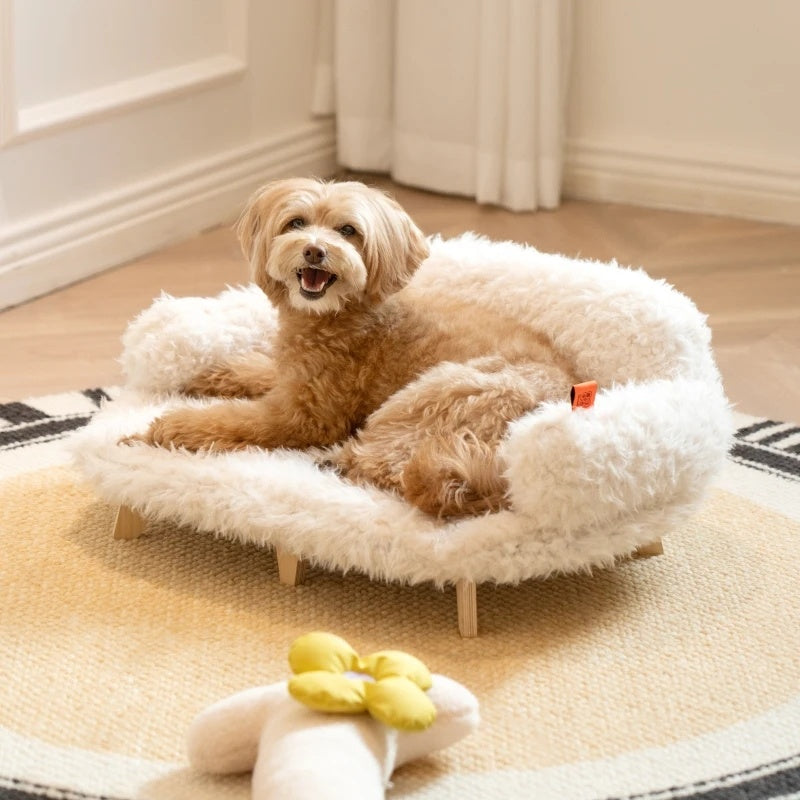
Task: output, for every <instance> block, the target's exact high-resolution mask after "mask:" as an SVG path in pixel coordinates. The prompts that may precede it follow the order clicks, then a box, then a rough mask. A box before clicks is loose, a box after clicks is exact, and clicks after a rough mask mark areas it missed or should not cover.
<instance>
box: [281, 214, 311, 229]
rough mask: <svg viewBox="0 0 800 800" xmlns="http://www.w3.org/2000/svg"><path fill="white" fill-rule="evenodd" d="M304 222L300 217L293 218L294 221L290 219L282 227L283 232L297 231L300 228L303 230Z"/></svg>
mask: <svg viewBox="0 0 800 800" xmlns="http://www.w3.org/2000/svg"><path fill="white" fill-rule="evenodd" d="M305 226H306V221H305V220H304V219H303V218H302V217H295V218H294V219H290V220H289V221H288V222H287V223H286V225H285V226H284V229H285V230H287V231H288V230H291V229H294V230H299V229H300V228H305Z"/></svg>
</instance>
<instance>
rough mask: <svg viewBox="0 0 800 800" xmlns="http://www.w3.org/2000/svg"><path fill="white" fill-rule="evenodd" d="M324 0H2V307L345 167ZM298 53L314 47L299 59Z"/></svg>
mask: <svg viewBox="0 0 800 800" xmlns="http://www.w3.org/2000/svg"><path fill="white" fill-rule="evenodd" d="M317 14H318V8H317V0H297V1H295V2H292V3H284V2H281V0H169V2H165V0H0V46H1V47H2V49H1V50H0V92H2V95H1V96H0V308H2V307H4V306H8V305H12V304H14V303H17V302H20V301H22V300H24V299H27V298H29V297H32V296H35V295H36V294H40V293H42V292H45V291H48V290H50V289H52V288H55V287H57V286H60V285H64V284H66V283H69V282H71V281H74V280H76V279H79V278H81V277H84V276H86V275H89V274H91V273H93V272H96V271H98V270H100V269H103V268H105V267H108V266H112V265H114V264H117V263H121V262H122V261H124V260H128V259H130V258H133V257H135V256H136V255H140V254H142V253H144V252H148V251H150V250H153V249H155V248H157V247H159V246H162V245H163V244H165V243H167V242H169V241H173V240H175V239H177V238H181V237H184V236H188V235H191V234H192V233H194V232H196V231H199V230H201V229H203V228H205V227H208V226H210V225H213V224H215V223H219V222H222V221H224V220H227V219H231V218H232V217H233V216H234V215H235V214H236V212H237V211H238V209H239V208H240V207H241V205H242V203H243V202H244V199H245V198H246V197H247V195H248V194H249V193H250V192H251V191H252V190H253V189H254V188H255V187H256V186H257V185H258V184H259V183H261V182H263V181H264V180H267V179H269V178H272V177H277V176H278V175H285V174H297V173H315V174H321V175H328V174H331V173H332V172H333V171H334V169H335V162H334V155H333V153H334V132H333V125H332V122H331V120H329V119H314V118H312V117H311V115H310V113H309V108H310V98H311V84H312V80H313V73H314V58H313V53H309V52H308V49H307V47H306V44H305V43H306V42H307V41H308V36H309V31H314V30H315V29H316V22H317ZM298 54H299V55H298Z"/></svg>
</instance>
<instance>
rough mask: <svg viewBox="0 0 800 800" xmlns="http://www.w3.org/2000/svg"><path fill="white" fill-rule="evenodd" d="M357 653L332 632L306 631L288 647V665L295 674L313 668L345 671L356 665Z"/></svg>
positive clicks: (352, 668) (355, 667) (309, 670)
mask: <svg viewBox="0 0 800 800" xmlns="http://www.w3.org/2000/svg"><path fill="white" fill-rule="evenodd" d="M358 663H359V662H358V653H356V651H355V650H353V648H352V647H350V645H349V644H348V643H347V642H346V641H345V640H344V639H342V638H341V636H335V635H334V634H332V633H321V632H319V631H317V632H315V633H307V634H306V635H305V636H301V637H300V638H299V639H295V640H294V642H293V643H292V646H291V647H290V648H289V666H290V667H291V669H292V672H294V673H295V674H296V675H299V674H301V673H303V672H311V671H313V670H326V671H327V672H339V673H341V672H346V671H348V670H355V669H357V667H358Z"/></svg>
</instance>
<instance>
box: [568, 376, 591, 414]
mask: <svg viewBox="0 0 800 800" xmlns="http://www.w3.org/2000/svg"><path fill="white" fill-rule="evenodd" d="M596 394H597V381H586V382H585V383H576V384H575V385H574V386H573V387H572V389H571V391H570V393H569V396H570V400H572V408H573V410H574V409H576V408H591V407H592V406H593V405H594V398H595V395H596Z"/></svg>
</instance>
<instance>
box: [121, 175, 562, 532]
mask: <svg viewBox="0 0 800 800" xmlns="http://www.w3.org/2000/svg"><path fill="white" fill-rule="evenodd" d="M238 234H239V238H240V241H241V244H242V249H243V251H244V253H245V255H246V256H247V258H248V260H249V262H250V264H251V268H252V273H253V279H254V281H255V282H256V283H257V284H258V285H259V286H260V287H261V289H262V290H263V291H264V293H265V294H266V295H267V297H268V298H269V299H270V300H271V301H272V303H273V304H274V306H275V307H276V308H277V310H278V317H279V329H278V333H277V336H276V339H275V341H274V342H273V346H272V350H271V354H270V355H269V356H266V355H263V354H261V353H253V354H243V355H242V356H241V357H240V358H239V359H237V360H234V361H232V362H230V363H227V364H218V365H216V366H215V367H213V368H212V369H210V370H208V371H206V372H205V373H204V374H202V375H200V376H198V377H197V378H196V379H195V380H194V381H193V382H192V383H191V384H190V385H187V386H185V387H184V391H185V392H186V393H188V394H195V395H204V396H210V395H213V396H221V397H226V398H230V399H228V400H227V401H225V402H222V403H218V404H214V405H211V406H208V407H203V408H181V409H176V410H174V411H171V412H169V413H167V414H165V415H164V416H162V417H160V418H158V419H157V420H155V421H154V422H153V423H152V425H151V426H150V428H149V430H148V431H147V432H146V433H145V434H143V435H142V436H140V437H134V438H137V439H139V440H141V441H145V442H147V443H149V444H155V445H160V446H175V447H185V448H187V449H189V450H201V449H214V450H235V449H240V448H243V447H247V446H251V445H257V446H260V447H265V448H277V447H290V448H307V447H314V446H316V447H329V448H330V450H329V451H328V452H327V454H326V457H327V460H328V461H329V462H330V463H331V464H332V465H334V466H335V467H337V468H338V469H339V470H340V471H341V472H342V474H343V475H345V476H346V477H348V478H350V479H352V480H354V481H358V482H368V483H372V484H375V485H377V486H380V487H383V488H388V489H393V490H397V491H399V492H400V493H402V494H403V496H404V497H405V498H406V499H407V500H408V501H409V502H411V503H413V504H414V505H416V506H418V507H419V508H421V509H423V510H424V511H426V512H428V513H431V514H434V515H438V516H460V515H466V514H477V513H483V512H487V511H497V510H499V509H501V508H503V507H505V506H506V505H507V499H506V484H505V480H504V478H503V465H502V464H501V463H499V460H498V456H497V446H498V444H499V442H500V440H501V439H502V437H503V436H504V435H505V431H506V427H507V425H508V423H509V422H510V421H511V420H513V419H516V418H518V417H519V416H521V415H522V414H524V413H525V412H527V411H530V410H532V409H534V408H535V407H536V406H537V405H539V404H540V403H542V402H543V401H545V400H551V399H563V398H564V397H566V396H568V392H569V387H570V385H571V384H572V383H574V382H575V376H574V375H573V374H571V371H570V369H569V367H568V366H567V365H566V364H565V363H563V361H562V360H561V359H559V358H558V356H557V354H556V352H555V351H554V349H553V347H552V345H551V344H550V343H549V342H547V341H545V340H543V339H542V338H541V337H537V336H536V335H534V334H533V333H531V332H529V331H527V330H523V329H522V328H521V327H520V326H518V325H516V324H514V323H511V322H507V323H504V322H503V321H502V320H498V318H497V317H496V316H495V317H493V318H492V322H491V325H489V324H484V323H483V322H482V320H481V319H480V318H478V316H479V312H476V310H475V308H471V309H470V310H467V309H465V308H464V307H461V306H459V305H458V304H456V303H455V302H454V303H453V304H452V305H447V304H442V303H441V302H439V303H437V304H436V305H434V304H432V303H431V302H430V301H429V300H427V299H426V297H425V295H424V293H422V292H419V291H417V290H416V289H415V287H414V285H413V281H411V278H412V276H413V274H414V272H415V270H416V269H417V267H418V266H419V265H420V263H421V262H422V261H423V260H424V259H425V258H426V257H427V255H428V245H427V241H426V239H425V237H424V236H423V234H422V233H421V232H420V230H419V229H418V228H417V226H416V225H415V224H414V223H413V222H412V221H411V219H410V218H409V217H408V215H407V214H406V213H405V212H404V211H403V210H402V209H401V208H400V206H399V205H398V204H397V203H396V202H395V201H394V200H392V199H391V198H389V197H388V196H386V195H384V194H383V193H381V192H379V191H377V190H374V189H371V188H368V187H367V186H365V185H363V184H361V183H357V182H341V183H336V182H334V183H327V182H321V181H315V180H310V179H291V180H283V181H276V182H274V183H271V184H269V185H267V186H266V187H264V188H263V189H261V190H260V191H259V192H258V193H257V194H256V196H255V197H254V199H253V200H252V201H251V203H250V204H249V206H248V208H247V209H246V211H245V213H244V214H243V216H242V218H241V220H240V222H239V225H238ZM451 277H452V280H453V281H454V282H456V281H458V280H459V276H458V274H453V275H452V276H451ZM409 282H410V283H409ZM508 291H509V292H513V291H514V287H513V286H509V287H508ZM476 314H477V315H478V316H476Z"/></svg>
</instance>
